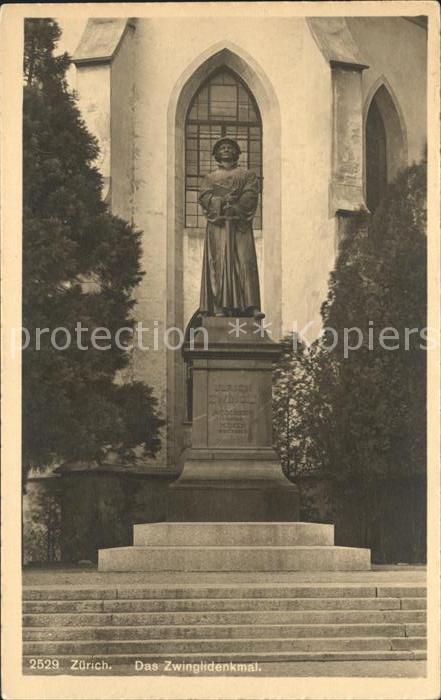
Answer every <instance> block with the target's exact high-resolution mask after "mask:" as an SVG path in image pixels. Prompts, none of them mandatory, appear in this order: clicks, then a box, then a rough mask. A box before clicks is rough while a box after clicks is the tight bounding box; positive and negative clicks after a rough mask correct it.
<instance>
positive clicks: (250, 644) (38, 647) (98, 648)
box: [23, 637, 401, 657]
mask: <svg viewBox="0 0 441 700" xmlns="http://www.w3.org/2000/svg"><path fill="white" fill-rule="evenodd" d="M340 650H341V651H363V650H383V651H394V649H393V648H392V639H389V638H387V637H385V638H382V637H374V638H356V637H351V638H350V639H345V638H340V637H336V638H332V637H329V638H312V639H311V638H304V639H288V638H282V639H277V638H273V637H271V638H269V639H255V638H254V637H251V638H241V639H198V640H188V639H177V640H176V639H166V640H163V639H156V640H149V641H144V640H136V641H98V640H94V641H92V642H87V641H84V642H83V641H78V640H76V641H73V642H47V641H45V642H24V644H23V651H24V654H26V655H29V654H35V655H36V656H37V655H38V656H39V655H41V656H45V657H46V656H47V655H48V654H74V655H77V654H80V655H81V654H92V655H94V656H101V655H102V654H124V653H127V654H133V653H138V654H155V653H156V654H157V653H165V654H170V655H173V654H174V653H175V652H177V651H179V652H180V653H184V654H185V653H190V654H191V653H197V652H199V653H200V652H207V651H213V652H215V653H226V652H234V653H236V654H238V653H242V654H244V653H245V654H250V655H252V654H254V653H255V652H257V653H258V652H262V651H273V652H274V651H340ZM400 651H401V650H400Z"/></svg>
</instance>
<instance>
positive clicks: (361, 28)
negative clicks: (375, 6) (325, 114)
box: [347, 17, 427, 165]
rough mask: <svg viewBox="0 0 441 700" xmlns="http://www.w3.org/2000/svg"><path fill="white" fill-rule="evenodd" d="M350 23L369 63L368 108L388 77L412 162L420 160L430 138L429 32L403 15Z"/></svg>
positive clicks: (366, 75) (364, 82) (366, 73)
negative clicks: (428, 105)
mask: <svg viewBox="0 0 441 700" xmlns="http://www.w3.org/2000/svg"><path fill="white" fill-rule="evenodd" d="M347 23H348V26H349V29H350V32H351V34H352V36H353V37H354V39H355V41H356V43H357V45H358V47H359V49H360V51H361V52H362V54H363V57H364V58H365V59H366V63H368V65H369V68H368V69H366V70H365V71H363V79H362V86H363V95H364V99H365V110H366V107H367V106H368V105H367V104H366V103H367V102H368V101H369V100H370V97H371V96H372V91H373V90H374V91H375V88H376V87H378V85H377V83H378V81H379V79H380V78H381V77H382V76H385V77H386V79H387V83H388V85H389V86H390V88H391V89H392V91H393V97H394V98H395V99H396V101H397V102H398V108H399V110H400V112H401V115H402V117H403V120H404V124H405V130H406V135H407V149H408V165H410V164H411V163H412V162H419V161H420V160H421V155H422V152H423V149H424V147H425V144H426V140H427V121H426V120H427V114H426V102H427V86H426V78H425V76H426V74H427V32H426V31H425V30H424V29H423V28H422V27H419V26H418V25H416V24H414V23H413V22H409V21H408V20H406V19H402V18H401V17H350V18H348V19H347Z"/></svg>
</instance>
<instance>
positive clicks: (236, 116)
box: [185, 68, 263, 230]
mask: <svg viewBox="0 0 441 700" xmlns="http://www.w3.org/2000/svg"><path fill="white" fill-rule="evenodd" d="M221 136H231V137H232V138H234V139H235V140H236V141H237V142H238V144H239V146H240V149H241V151H242V153H241V156H240V160H239V164H240V165H243V166H244V167H245V168H248V169H249V170H252V171H254V172H255V173H256V175H257V177H258V179H259V185H260V192H262V180H263V177H262V122H261V118H260V114H259V109H258V107H257V103H256V101H255V99H254V97H253V95H252V94H251V92H250V90H249V89H248V87H247V86H246V85H245V83H244V82H243V81H242V80H241V79H240V78H239V77H238V76H237V75H236V74H235V73H233V71H231V70H229V69H227V68H222V69H220V70H217V71H216V72H214V73H212V75H211V76H210V77H209V78H208V79H207V80H206V81H205V82H204V83H203V84H202V85H201V87H200V88H199V89H198V91H197V92H196V94H195V96H194V97H193V99H192V101H191V104H190V107H189V109H188V112H187V118H186V121H185V226H186V228H202V229H203V228H205V224H206V219H205V217H204V214H203V212H202V209H201V207H200V206H199V204H198V194H199V188H200V186H201V183H202V180H203V177H204V175H206V174H207V173H208V172H210V170H214V169H215V168H216V161H215V160H214V158H213V157H212V155H211V152H212V149H213V144H214V143H215V141H217V139H219V138H221ZM254 228H255V229H258V230H259V229H261V228H262V199H261V195H260V196H259V206H258V209H257V212H256V215H255V217H254Z"/></svg>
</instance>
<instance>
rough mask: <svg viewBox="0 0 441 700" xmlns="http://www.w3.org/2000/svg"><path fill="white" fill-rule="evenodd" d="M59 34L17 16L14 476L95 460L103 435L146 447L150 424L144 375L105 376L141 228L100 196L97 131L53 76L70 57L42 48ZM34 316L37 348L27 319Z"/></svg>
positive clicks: (129, 447)
mask: <svg viewBox="0 0 441 700" xmlns="http://www.w3.org/2000/svg"><path fill="white" fill-rule="evenodd" d="M60 35H61V31H60V28H59V26H58V25H57V23H56V22H55V21H54V20H52V19H27V20H26V21H25V45H24V95H23V99H24V102H23V326H24V328H26V329H28V331H29V332H30V336H31V341H30V343H29V346H28V347H27V348H26V349H25V350H24V351H23V471H24V477H25V476H26V474H27V472H28V470H29V469H30V468H31V467H34V468H42V467H45V466H47V465H49V464H51V463H53V462H62V461H64V460H84V461H93V460H98V461H99V460H100V459H102V458H103V456H104V454H105V453H106V450H107V449H108V448H109V447H112V448H113V449H115V450H118V451H119V452H120V453H121V455H122V457H123V458H124V459H126V458H128V459H130V458H131V457H132V456H133V449H134V448H135V447H137V446H139V445H142V446H143V448H144V450H145V451H146V452H147V453H148V454H150V455H154V454H155V453H156V451H157V450H158V448H159V445H160V439H159V428H160V426H161V424H162V420H161V419H160V418H159V416H158V412H157V402H156V399H155V398H154V396H153V395H152V390H151V388H150V387H148V386H146V385H145V384H143V383H141V382H131V383H126V384H121V383H116V382H115V378H116V377H117V376H118V372H119V371H120V370H123V369H124V368H126V367H127V366H128V363H129V358H130V354H129V352H128V351H127V348H125V347H123V346H122V347H118V344H117V343H115V332H116V331H117V330H118V329H119V328H123V327H132V326H133V324H134V319H133V314H132V310H133V306H134V300H133V290H134V288H135V287H136V285H137V284H138V283H139V282H140V280H141V279H142V274H143V273H142V271H141V267H140V255H141V241H140V235H141V234H140V232H139V231H136V230H135V229H134V228H133V226H132V225H130V224H129V223H127V222H126V221H124V220H122V219H120V218H118V217H116V216H113V215H111V214H110V213H109V212H108V211H107V209H106V206H105V204H104V202H103V200H102V197H101V192H102V179H101V176H100V174H99V172H98V170H97V168H96V167H95V166H94V161H95V159H96V157H97V155H98V146H97V142H96V140H95V138H94V137H93V136H92V135H91V134H90V133H89V131H88V130H87V128H86V125H85V124H84V122H83V120H82V118H81V115H80V112H79V110H78V107H77V105H76V98H75V95H74V94H73V93H72V92H71V91H70V90H69V89H68V86H67V82H66V78H65V73H66V70H67V68H68V67H69V64H70V59H69V56H68V55H67V54H63V55H61V56H55V55H54V49H55V47H56V44H57V41H58V39H59V37H60ZM78 323H81V324H82V326H83V327H84V328H87V329H88V333H86V334H84V335H83V336H82V342H81V345H82V346H83V347H86V346H87V347H88V349H87V350H82V349H80V348H79V347H78V343H77V342H76V338H77V335H76V330H75V329H76V326H77V324H78ZM59 327H63V328H66V329H68V331H69V332H70V334H71V338H72V342H71V344H70V345H69V346H68V347H66V349H64V350H63V349H57V348H56V347H54V345H53V343H52V342H51V333H52V331H54V330H55V329H56V328H59ZM99 327H102V328H106V329H108V330H109V332H110V334H111V339H112V340H111V342H110V349H108V350H100V349H94V348H93V347H92V345H91V344H90V340H91V333H92V331H93V330H94V329H97V328H99ZM45 328H47V329H49V331H48V332H45V333H43V332H41V333H40V341H39V345H40V349H37V348H38V340H37V339H36V335H37V329H41V330H42V329H45ZM121 337H122V338H124V336H121ZM126 339H127V340H128V335H127V336H126ZM55 340H56V343H57V345H58V346H59V347H63V346H64V345H65V344H66V342H67V336H66V334H65V333H64V332H61V331H60V332H58V334H57V335H55ZM97 345H99V347H104V346H106V345H108V344H107V343H105V342H101V343H100V344H98V343H97Z"/></svg>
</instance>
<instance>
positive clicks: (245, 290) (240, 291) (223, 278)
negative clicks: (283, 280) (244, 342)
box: [199, 137, 264, 319]
mask: <svg viewBox="0 0 441 700" xmlns="http://www.w3.org/2000/svg"><path fill="white" fill-rule="evenodd" d="M213 155H214V157H215V159H216V160H217V162H218V164H219V167H218V169H217V170H214V171H213V172H211V173H209V174H208V175H207V176H206V178H205V180H204V182H203V184H202V188H201V192H200V195H199V202H200V204H201V206H202V208H203V210H204V213H205V215H206V217H207V229H206V233H205V244H204V260H203V267H202V284H201V297H200V306H199V314H202V315H207V316H251V317H254V318H257V319H259V318H263V316H264V314H263V313H262V312H261V310H260V290H259V275H258V271H257V259H256V247H255V243H254V235H253V226H252V222H253V216H254V214H255V212H256V208H257V203H258V193H259V184H258V180H257V177H256V175H255V173H253V172H251V171H249V170H246V169H245V168H242V167H240V166H239V165H238V160H239V156H240V148H239V145H238V144H237V143H236V141H234V140H233V139H231V138H227V137H224V138H221V139H219V140H218V141H216V143H215V144H214V147H213Z"/></svg>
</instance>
